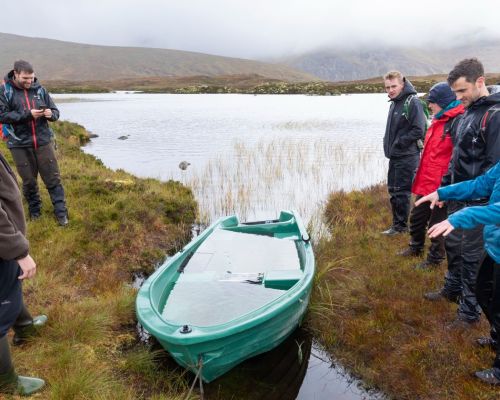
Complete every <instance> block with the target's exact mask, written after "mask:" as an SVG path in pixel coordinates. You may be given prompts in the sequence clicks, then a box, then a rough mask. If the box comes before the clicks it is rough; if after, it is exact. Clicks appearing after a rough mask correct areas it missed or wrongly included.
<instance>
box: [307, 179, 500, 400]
mask: <svg viewBox="0 0 500 400" xmlns="http://www.w3.org/2000/svg"><path fill="white" fill-rule="evenodd" d="M324 216H325V220H326V223H327V224H328V226H329V227H330V230H331V236H330V237H329V238H325V239H323V240H321V241H320V242H319V243H318V244H317V246H316V257H317V269H318V275H317V276H316V282H315V286H314V291H313V297H312V302H311V308H310V309H311V311H312V312H311V313H310V315H309V327H310V329H311V330H312V331H313V332H314V334H315V335H316V337H317V338H318V339H319V340H320V341H321V343H323V344H324V345H325V346H326V348H327V349H328V350H329V351H330V352H332V353H333V354H335V357H336V359H337V360H338V361H339V362H341V363H342V364H343V365H345V366H346V367H348V369H349V370H350V371H352V372H353V373H354V374H355V375H357V376H359V377H361V378H362V379H363V380H364V382H365V383H366V384H367V385H368V386H372V387H376V388H379V389H382V391H384V392H385V393H387V394H389V395H390V396H391V397H392V398H395V399H401V400H403V399H436V400H437V399H455V400H466V399H467V400H470V399H491V400H492V399H497V398H498V389H495V388H490V387H488V386H485V385H483V384H481V383H480V382H478V381H476V380H474V379H473V378H472V377H471V374H472V373H473V372H474V371H476V370H479V369H484V368H488V367H489V366H490V365H491V363H492V361H493V356H494V354H493V353H492V352H491V351H489V350H486V349H479V348H477V347H475V346H474V345H473V339H474V338H476V337H478V336H481V335H487V334H488V332H489V329H488V324H487V323H486V322H485V321H482V322H481V324H480V325H479V326H478V327H475V328H473V329H471V330H470V331H461V332H457V331H450V330H448V329H446V328H445V326H446V325H447V324H448V323H449V322H451V321H452V320H453V318H454V317H455V311H456V305H453V304H451V303H448V302H444V301H443V302H438V303H433V302H428V301H426V300H424V299H423V297H422V295H423V294H424V293H425V292H426V291H429V290H433V289H437V288H439V287H440V285H442V281H443V276H444V272H445V268H446V266H442V267H440V268H438V269H437V270H435V271H431V272H424V271H415V270H413V269H412V268H411V267H412V266H413V265H415V264H416V263H417V262H419V261H420V260H419V259H417V258H412V259H409V260H408V259H403V258H401V257H398V256H396V255H395V254H396V252H397V251H398V250H399V249H402V248H404V247H405V246H407V244H408V237H407V236H398V237H394V238H387V237H384V236H383V235H380V233H379V232H380V231H382V230H384V229H386V228H387V226H388V225H389V224H390V205H389V201H388V195H387V193H386V188H385V187H383V186H375V187H372V188H370V189H367V190H364V191H355V192H351V193H345V192H337V193H333V194H331V195H330V197H329V199H328V202H327V205H326V207H325V214H324ZM325 316H327V318H325Z"/></svg>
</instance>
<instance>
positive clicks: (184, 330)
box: [180, 325, 192, 333]
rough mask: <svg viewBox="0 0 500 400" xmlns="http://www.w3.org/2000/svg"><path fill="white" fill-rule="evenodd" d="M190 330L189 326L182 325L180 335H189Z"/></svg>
mask: <svg viewBox="0 0 500 400" xmlns="http://www.w3.org/2000/svg"><path fill="white" fill-rule="evenodd" d="M191 331H192V329H191V328H190V327H189V325H184V326H183V327H182V328H181V329H180V332H181V333H191Z"/></svg>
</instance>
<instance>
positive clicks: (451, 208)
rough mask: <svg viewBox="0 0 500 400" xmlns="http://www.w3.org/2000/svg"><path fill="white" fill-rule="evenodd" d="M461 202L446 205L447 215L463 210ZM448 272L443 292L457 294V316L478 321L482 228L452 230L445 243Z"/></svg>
mask: <svg viewBox="0 0 500 400" xmlns="http://www.w3.org/2000/svg"><path fill="white" fill-rule="evenodd" d="M466 206H467V204H466V203H464V202H456V201H453V202H449V203H448V214H452V213H454V212H456V211H458V210H461V209H462V208H464V207H466ZM445 248H446V256H447V258H448V271H447V272H446V276H445V283H444V290H445V291H446V292H447V293H450V294H460V303H459V305H458V316H459V317H460V318H462V319H465V320H467V321H476V320H478V319H479V315H480V308H479V304H478V303H477V299H476V279H477V271H478V269H479V263H480V262H481V258H482V256H483V251H484V243H483V226H482V225H480V226H478V227H476V228H474V229H468V230H464V229H454V230H453V231H451V233H450V234H449V235H448V236H447V237H446V239H445Z"/></svg>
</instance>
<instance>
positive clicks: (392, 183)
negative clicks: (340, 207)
mask: <svg viewBox="0 0 500 400" xmlns="http://www.w3.org/2000/svg"><path fill="white" fill-rule="evenodd" d="M384 85H385V90H386V92H387V94H388V96H389V101H391V107H390V109H389V115H388V117H387V126H386V130H385V135H384V154H385V156H386V157H387V158H388V159H389V172H388V174H387V189H388V191H389V196H390V199H391V208H392V225H391V226H390V227H389V229H387V230H386V231H384V232H382V233H383V234H384V235H389V236H392V235H396V234H398V233H402V232H406V231H407V230H408V215H409V213H410V200H411V184H412V181H413V177H414V175H415V171H416V169H417V166H418V162H419V160H420V148H419V145H418V143H419V142H420V143H422V141H423V139H424V135H425V130H426V127H425V125H426V118H425V114H424V110H423V107H422V104H421V103H420V100H419V99H418V98H417V92H416V90H415V89H414V87H413V85H412V84H411V83H410V81H409V80H407V79H406V78H405V77H404V76H403V75H402V74H401V72H399V71H391V72H388V73H387V74H386V75H385V76H384Z"/></svg>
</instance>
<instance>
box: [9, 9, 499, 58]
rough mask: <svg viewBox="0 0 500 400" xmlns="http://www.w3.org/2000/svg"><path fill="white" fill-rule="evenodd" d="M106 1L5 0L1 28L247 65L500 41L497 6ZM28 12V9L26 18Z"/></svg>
mask: <svg viewBox="0 0 500 400" xmlns="http://www.w3.org/2000/svg"><path fill="white" fill-rule="evenodd" d="M338 3H339V2H336V1H331V0H287V1H285V0H267V1H264V0H253V1H238V0H205V1H203V0H191V1H189V0H188V1H185V2H179V1H160V0H143V1H140V2H137V1H132V0H121V1H117V0H107V1H96V0H87V1H80V0H75V1H71V2H69V1H67V0H64V1H63V0H51V1H50V2H40V1H33V0H24V1H23V2H22V3H15V2H8V3H6V4H4V5H3V7H2V15H3V18H2V28H1V29H2V31H4V32H7V33H15V34H19V35H27V36H35V37H47V38H51V39H59V40H68V41H74V42H81V43H90V44H102V45H115V46H140V47H143V46H144V47H159V48H170V49H178V50H187V51H197V52H203V53H210V54H218V55H224V56H231V57H242V58H273V57H280V56H284V55H293V54H301V53H304V52H308V51H312V50H314V49H317V48H325V47H328V48H341V49H356V48H359V47H360V46H363V47H367V46H374V45H376V46H379V47H380V46H411V47H413V46H419V45H430V44H432V43H434V44H439V45H441V46H458V45H460V44H465V43H466V42H469V41H471V40H483V39H490V38H499V37H500V24H498V12H497V11H498V2H497V0H476V1H475V2H474V4H473V5H472V4H471V3H470V2H460V1H459V2H457V1H455V2H448V1H445V2H436V1H435V0H433V1H430V0H420V1H418V2H416V3H415V2H412V3H408V2H401V1H398V2H396V1H386V2H378V1H371V2H368V1H361V0H353V1H352V0H351V1H349V2H342V3H341V4H338ZM26 10H28V11H29V12H26Z"/></svg>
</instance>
